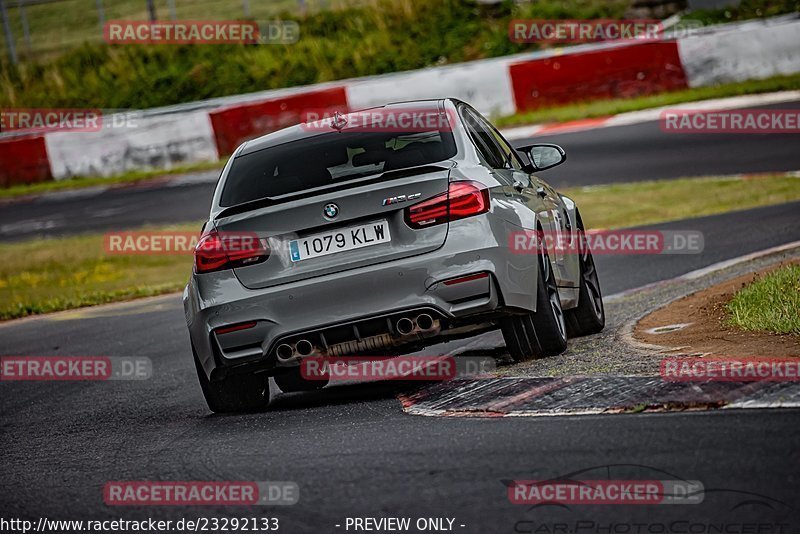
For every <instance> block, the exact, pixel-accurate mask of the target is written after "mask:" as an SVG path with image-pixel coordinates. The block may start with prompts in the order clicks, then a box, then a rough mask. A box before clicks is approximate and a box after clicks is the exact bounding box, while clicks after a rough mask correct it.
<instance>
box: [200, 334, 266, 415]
mask: <svg viewBox="0 0 800 534" xmlns="http://www.w3.org/2000/svg"><path fill="white" fill-rule="evenodd" d="M192 356H193V359H194V366H195V369H196V370H197V378H198V379H199V380H200V389H202V390H203V396H204V397H205V399H206V404H208V407H209V409H210V410H211V411H212V412H215V413H235V412H258V411H262V410H265V409H266V408H267V407H268V406H269V400H270V394H269V379H268V378H267V376H266V375H232V376H228V377H226V378H224V379H223V380H221V381H219V382H211V381H210V380H209V379H208V377H206V372H205V371H204V370H203V366H202V365H200V361H199V360H198V358H197V353H196V352H195V350H194V347H192Z"/></svg>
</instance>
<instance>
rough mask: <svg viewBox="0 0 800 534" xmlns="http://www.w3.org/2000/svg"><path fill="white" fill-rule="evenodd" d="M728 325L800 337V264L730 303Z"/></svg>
mask: <svg viewBox="0 0 800 534" xmlns="http://www.w3.org/2000/svg"><path fill="white" fill-rule="evenodd" d="M727 311H728V313H729V314H730V316H729V318H728V319H727V323H728V324H730V325H733V326H736V327H739V328H742V329H744V330H754V331H758V332H772V333H775V334H794V335H800V265H789V266H787V267H782V268H780V269H778V270H776V271H773V272H771V273H769V274H767V275H766V276H764V277H763V278H761V279H759V280H756V281H755V282H753V283H751V284H750V285H748V286H747V287H745V288H744V289H742V290H741V291H739V292H738V293H736V295H735V296H734V297H733V300H731V302H729V303H728V304H727Z"/></svg>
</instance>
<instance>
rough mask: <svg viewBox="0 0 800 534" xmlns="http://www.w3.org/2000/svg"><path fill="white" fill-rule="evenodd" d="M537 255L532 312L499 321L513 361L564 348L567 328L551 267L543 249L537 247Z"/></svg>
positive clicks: (539, 355)
mask: <svg viewBox="0 0 800 534" xmlns="http://www.w3.org/2000/svg"><path fill="white" fill-rule="evenodd" d="M540 243H541V240H540ZM537 256H538V258H539V274H538V277H537V288H536V312H535V313H531V314H525V315H513V316H511V317H508V318H506V319H504V320H503V321H501V323H500V329H501V331H502V332H503V338H504V339H505V341H506V347H507V348H508V352H509V353H510V354H511V357H512V358H513V359H514V361H517V362H519V361H524V360H531V359H536V358H542V357H545V356H555V355H556V354H561V353H562V352H564V351H565V350H566V349H567V329H566V324H565V322H564V312H563V311H562V309H561V299H560V298H559V296H558V288H557V286H556V282H555V277H554V274H553V268H552V265H551V264H550V259H549V257H548V256H547V253H546V252H544V251H542V250H540V251H539V253H538V254H537Z"/></svg>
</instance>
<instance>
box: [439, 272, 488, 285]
mask: <svg viewBox="0 0 800 534" xmlns="http://www.w3.org/2000/svg"><path fill="white" fill-rule="evenodd" d="M488 276H489V273H477V274H468V275H467V276H460V277H458V278H451V279H449V280H445V281H444V285H446V286H452V285H455V284H461V283H463V282H472V281H473V280H480V279H482V278H488Z"/></svg>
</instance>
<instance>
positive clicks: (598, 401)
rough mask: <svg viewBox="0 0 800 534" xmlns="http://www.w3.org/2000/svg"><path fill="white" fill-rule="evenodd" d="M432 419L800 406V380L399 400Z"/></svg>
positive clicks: (577, 381) (564, 383)
mask: <svg viewBox="0 0 800 534" xmlns="http://www.w3.org/2000/svg"><path fill="white" fill-rule="evenodd" d="M399 399H400V402H401V404H402V406H403V411H404V412H406V413H408V414H410V415H422V416H429V417H544V416H558V415H599V414H621V413H640V412H660V411H684V410H701V409H709V408H711V409H715V408H721V409H735V408H738V409H749V408H798V407H800V383H798V382H766V381H758V382H721V381H717V382H714V381H707V382H671V381H667V380H664V379H663V378H661V377H660V376H590V377H587V376H567V377H553V378H549V377H513V378H492V379H475V380H454V381H451V382H444V383H440V384H435V385H432V386H427V387H423V388H422V389H420V390H419V391H417V392H414V393H411V394H406V395H401V396H400V397H399Z"/></svg>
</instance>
